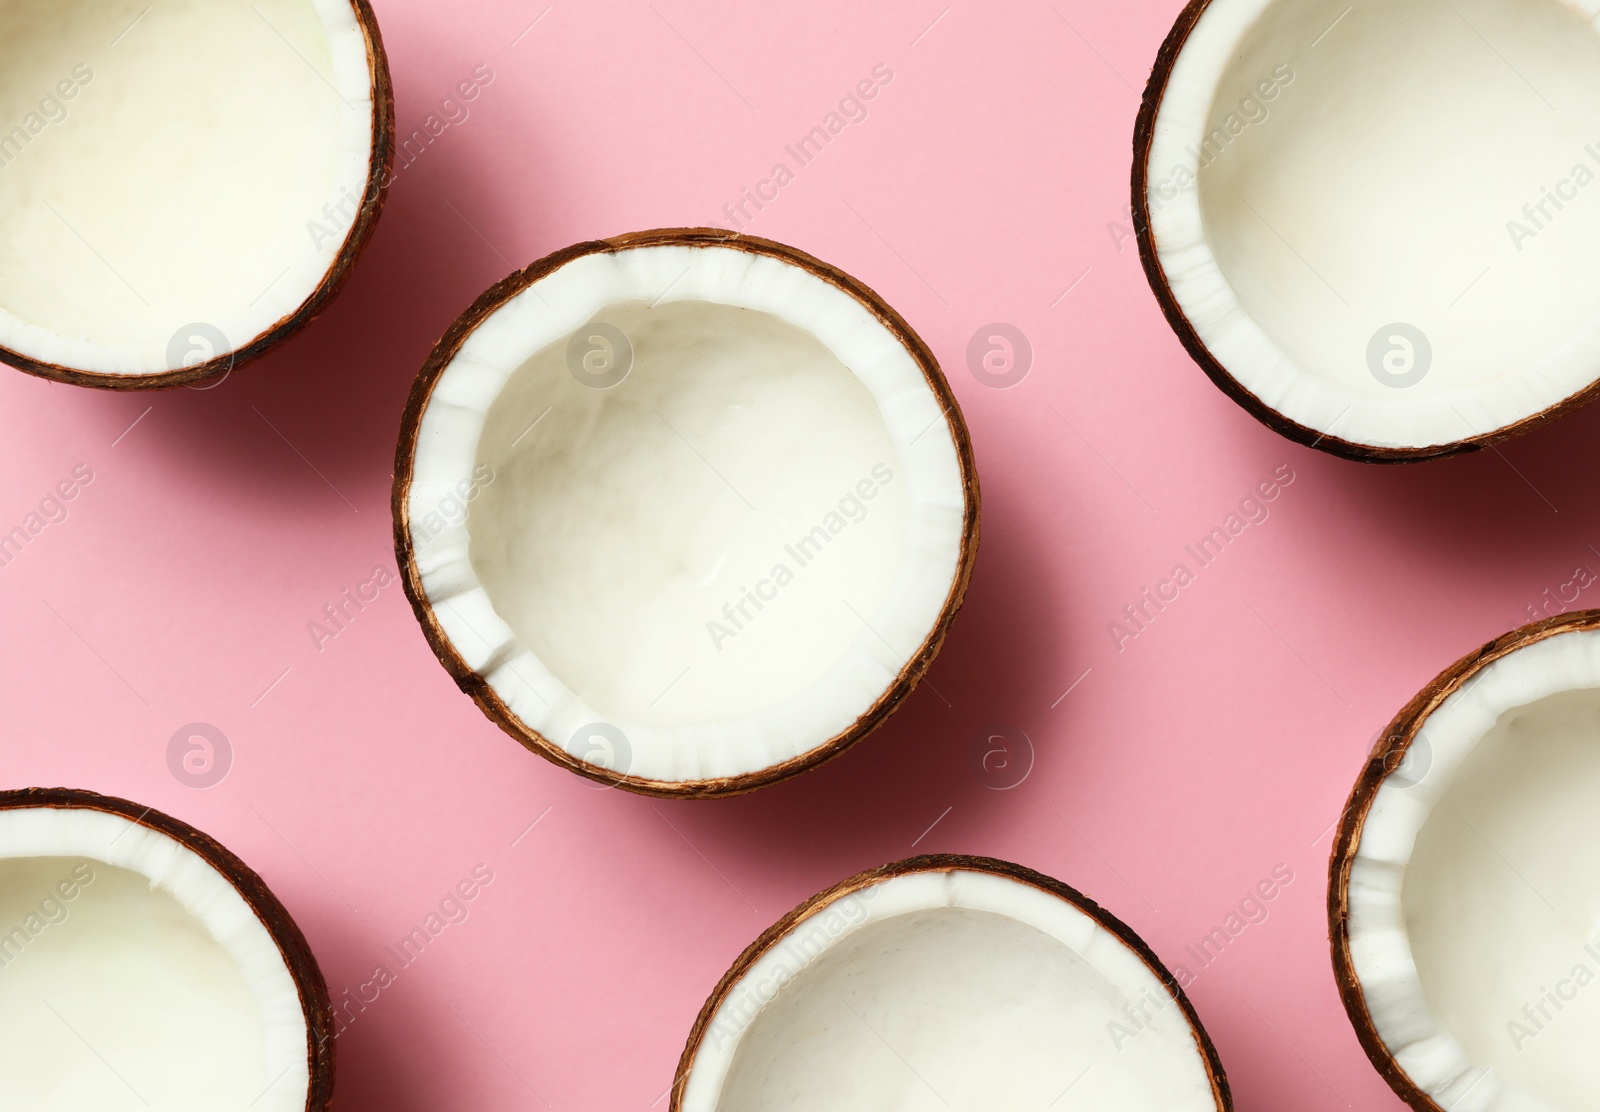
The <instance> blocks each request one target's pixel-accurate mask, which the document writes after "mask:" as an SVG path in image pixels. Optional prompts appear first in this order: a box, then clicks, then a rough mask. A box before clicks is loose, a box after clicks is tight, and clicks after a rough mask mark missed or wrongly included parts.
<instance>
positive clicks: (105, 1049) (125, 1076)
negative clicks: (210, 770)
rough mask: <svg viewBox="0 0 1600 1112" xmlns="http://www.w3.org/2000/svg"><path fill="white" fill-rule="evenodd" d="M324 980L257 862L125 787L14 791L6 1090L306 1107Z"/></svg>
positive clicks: (133, 1105)
mask: <svg viewBox="0 0 1600 1112" xmlns="http://www.w3.org/2000/svg"><path fill="white" fill-rule="evenodd" d="M333 1056H334V1052H333V1025H332V1011H331V1008H330V1006H329V1003H328V992H327V988H326V987H325V985H324V983H323V980H322V974H321V973H320V972H319V971H318V970H317V963H316V959H315V958H313V957H312V955H311V951H310V949H309V948H308V947H307V946H306V940H305V938H304V937H303V936H302V935H301V934H300V931H299V929H298V928H297V927H296V926H295V925H294V922H293V920H291V919H290V918H289V913H288V912H287V911H285V910H284V908H283V905H282V904H280V903H279V902H278V901H277V899H275V898H274V897H273V895H272V893H271V892H269V891H268V890H267V887H266V885H265V884H264V883H262V880H261V878H260V877H258V876H257V875H256V874H255V873H253V872H252V871H251V870H250V869H249V867H248V866H246V865H245V864H244V862H242V861H240V860H239V859H238V858H237V857H235V856H234V855H233V854H231V853H229V852H228V851H227V850H226V849H224V848H222V846H220V845H218V844H217V843H216V842H214V841H212V840H211V839H210V838H208V837H206V835H204V834H202V833H200V832H199V831H198V830H195V829H194V828H192V827H190V826H186V825H185V824H183V823H181V822H179V821H177V820H176V819H172V818H168V817H167V816H166V815H163V814H160V813H159V812H156V811H153V810H151V809H150V808H148V807H140V806H138V805H137V804H134V803H129V802H127V801H126V800H121V799H113V798H110V797H108V796H102V795H95V794H93V793H90V792H81V791H69V790H67V789H63V788H51V789H30V790H27V791H11V792H0V1106H4V1107H6V1108H18V1109H22V1108H26V1109H51V1108H61V1109H68V1108H71V1109H82V1108H93V1109H97V1110H100V1112H122V1110H127V1112H133V1110H135V1109H140V1110H143V1109H156V1108H159V1109H163V1110H170V1112H216V1110H217V1109H238V1110H240V1112H244V1110H246V1109H248V1110H250V1112H309V1110H317V1109H322V1108H325V1107H327V1105H328V1102H329V1099H330V1098H331V1096H332V1093H333Z"/></svg>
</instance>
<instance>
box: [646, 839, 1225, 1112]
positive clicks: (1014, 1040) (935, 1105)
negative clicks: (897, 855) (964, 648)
mask: <svg viewBox="0 0 1600 1112" xmlns="http://www.w3.org/2000/svg"><path fill="white" fill-rule="evenodd" d="M671 1107H672V1112H762V1110H767V1109H771V1110H774V1112H776V1110H778V1109H792V1108H834V1109H845V1110H862V1112H865V1110H868V1109H873V1110H880V1109H881V1110H888V1109H907V1110H909V1109H929V1110H932V1109H941V1110H944V1109H948V1110H950V1112H988V1110H990V1109H995V1108H1051V1109H1060V1110H1062V1112H1074V1110H1083V1112H1088V1110H1090V1109H1095V1110H1098V1109H1106V1108H1118V1109H1125V1110H1127V1112H1217V1110H1219V1109H1228V1108H1231V1107H1232V1101H1231V1099H1230V1097H1229V1094H1228V1085H1227V1081H1226V1079H1225V1077H1224V1075H1223V1072H1222V1065H1221V1063H1220V1061H1219V1060H1218V1059H1217V1054H1216V1050H1215V1048H1214V1047H1213V1046H1212V1044H1211V1040H1210V1039H1209V1038H1208V1037H1207V1036H1206V1033H1205V1031H1204V1029H1203V1028H1202V1027H1201V1025H1200V1021H1199V1019H1198V1017H1196V1015H1195V1014H1194V1010H1193V1008H1191V1007H1190V1005H1189V1002H1188V1000H1187V998H1185V996H1184V995H1183V991H1182V989H1181V988H1179V987H1178V984H1177V982H1176V981H1175V980H1174V979H1173V976H1172V974H1170V973H1169V972H1167V970H1166V968H1165V967H1164V966H1162V965H1161V963H1160V961H1158V960H1157V959H1156V957H1155V955H1154V954H1152V953H1151V952H1150V950H1149V949H1148V948H1147V947H1146V946H1145V945H1144V944H1143V943H1142V942H1141V941H1140V940H1139V939H1138V937H1137V936H1136V935H1134V933H1133V932H1132V931H1131V930H1129V929H1128V928H1127V927H1126V926H1124V925H1123V924H1122V923H1121V922H1119V921H1118V920H1117V919H1116V918H1114V917H1113V916H1111V915H1110V914H1109V913H1107V912H1106V911H1104V910H1102V909H1101V908H1100V907H1098V906H1097V905H1096V904H1094V903H1093V902H1092V901H1090V900H1088V899H1086V898H1085V897H1083V896H1082V895H1080V894H1079V893H1077V892H1075V891H1073V890H1072V889H1071V888H1068V887H1066V886H1065V885H1063V884H1060V883H1059V882H1057V881H1054V880H1051V879H1050V878H1048V877H1045V876H1041V875H1040V874H1038V873H1035V872H1032V871H1031V870H1028V869H1024V868H1022V867H1021V866H1018V865H1011V864H1008V863H1006V862H1001V861H991V860H987V859H984V858H971V857H923V858H916V859H914V860H911V861H903V862H900V863H898V864H894V865H887V866H884V867H883V868H881V869H876V870H873V871H871V872H867V873H863V874H861V875H860V876H857V877H853V878H851V879H850V880H847V881H845V882H844V883H842V884H840V885H838V886H836V887H834V888H832V889H830V890H828V891H827V892H824V893H822V894H821V895H818V896H816V897H813V898H812V899H810V900H808V901H807V902H806V903H804V904H802V905H801V906H800V907H798V908H796V909H795V910H794V911H792V912H790V913H789V914H788V915H787V916H785V917H784V918H783V920H782V921H780V922H779V923H777V924H776V925H775V926H773V927H772V928H771V929H770V930H768V931H767V932H766V933H765V934H763V935H762V936H761V937H760V938H759V939H757V940H756V942H755V943H753V944H752V945H751V946H750V948H749V949H747V950H746V951H745V952H744V954H743V955H742V956H741V957H740V958H739V960H738V961H737V962H736V963H735V964H734V966H733V968H732V969H731V970H729V972H728V973H727V975H726V976H724V977H723V978H722V982H721V983H720V984H719V985H718V986H717V989H716V991H715V992H714V993H713V994H712V996H711V999H710V1000H708V1001H707V1002H706V1005H705V1007H704V1008H703V1009H702V1011H701V1013H700V1017H699V1019H698V1021H697V1022H696V1023H695V1026H694V1030H693V1032H692V1033H691V1034H690V1036H689V1043H688V1046H687V1047H686V1048H685V1050H684V1054H683V1060H682V1063H681V1064H680V1066H679V1069H678V1075H677V1083H676V1084H675V1085H674V1087H673V1094H672V1105H671Z"/></svg>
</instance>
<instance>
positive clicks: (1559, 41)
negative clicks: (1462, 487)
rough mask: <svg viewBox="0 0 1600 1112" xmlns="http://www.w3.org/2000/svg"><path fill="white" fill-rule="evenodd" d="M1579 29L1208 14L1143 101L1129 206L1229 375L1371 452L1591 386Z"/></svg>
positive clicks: (1316, 9)
mask: <svg viewBox="0 0 1600 1112" xmlns="http://www.w3.org/2000/svg"><path fill="white" fill-rule="evenodd" d="M1597 12H1600V4H1597V3H1595V2H1594V0H1567V2H1562V0H1453V2H1452V0H1214V2H1213V3H1212V4H1211V5H1210V6H1209V7H1208V8H1207V9H1206V10H1205V12H1204V14H1202V15H1201V17H1200V20H1199V22H1198V24H1197V25H1196V26H1195V28H1194V30H1193V32H1192V34H1191V36H1190V38H1189V40H1188V43H1187V45H1186V46H1185V47H1184V49H1183V50H1182V52H1181V54H1180V56H1179V57H1178V59H1177V62H1176V65H1175V66H1174V68H1173V70H1172V74H1171V79H1170V82H1169V84H1168V85H1167V88H1166V91H1165V94H1164V96H1163V99H1162V101H1161V105H1160V109H1159V111H1158V113H1157V116H1156V121H1155V131H1154V143H1153V145H1152V147H1151V150H1150V161H1149V187H1148V191H1147V199H1148V203H1149V208H1150V225H1151V232H1152V235H1153V241H1154V245H1155V248H1156V252H1157V255H1158V257H1159V259H1160V262H1161V265H1162V268H1163V269H1164V271H1165V274H1166V278H1167V280H1168V283H1169V285H1170V287H1171V290H1172V293H1173V295H1174V297H1175V298H1176V300H1177V302H1178V304H1179V306H1180V308H1181V309H1182V311H1183V313H1184V316H1185V317H1186V318H1187V319H1188V321H1189V323H1190V324H1191V325H1192V326H1193V328H1194V330H1195V332H1196V333H1197V334H1198V336H1199V338H1200V340H1201V341H1202V342H1203V343H1204V345H1205V346H1206V348H1207V349H1208V350H1209V351H1210V353H1211V354H1212V355H1213V356H1214V357H1215V358H1216V360H1217V361H1218V362H1219V363H1220V364H1221V365H1222V367H1223V368H1224V369H1225V370H1226V371H1228V373H1229V374H1231V375H1232V376H1233V377H1234V378H1235V379H1236V380H1237V381H1238V382H1239V383H1240V384H1241V385H1242V386H1244V387H1245V389H1247V390H1249V391H1250V392H1251V393H1253V394H1255V395H1256V396H1257V397H1258V398H1260V399H1261V401H1262V402H1264V403H1265V404H1266V405H1268V406H1270V407H1271V408H1272V409H1274V410H1276V411H1277V412H1278V413H1280V414H1282V415H1283V416H1285V417H1287V418H1289V419H1290V420H1292V421H1294V422H1296V423H1298V424H1300V425H1302V426H1304V427H1305V428H1308V429H1312V430H1315V431H1317V432H1319V433H1324V434H1327V435H1330V436H1333V437H1337V438H1339V439H1343V440H1347V441H1351V442H1354V443H1358V444H1364V445H1370V446H1375V447H1380V448H1424V447H1428V446H1435V445H1443V444H1451V443H1454V442H1457V441H1461V440H1464V439H1468V438H1471V437H1474V436H1479V435H1483V434H1487V433H1490V432H1493V431H1495V430H1497V429H1500V428H1504V427H1505V426H1508V425H1510V424H1513V423H1515V422H1517V421H1519V420H1521V419H1523V418H1526V417H1530V416H1532V415H1534V414H1537V413H1539V412H1541V411H1543V410H1544V409H1546V408H1548V407H1549V406H1551V405H1554V404H1555V403H1557V402H1559V401H1561V400H1563V399H1565V398H1567V397H1569V396H1571V395H1573V394H1575V393H1577V392H1578V391H1580V390H1582V389H1583V388H1585V387H1587V386H1588V385H1590V383H1591V382H1593V381H1594V380H1595V378H1596V377H1597V376H1600V327H1597V313H1600V286H1597V285H1596V283H1595V282H1594V280H1593V278H1592V270H1593V267H1592V259H1591V254H1592V252H1591V246H1592V244H1593V243H1595V242H1596V240H1597V239H1600V116H1597V115H1596V113H1595V111H1594V105H1595V103H1597V101H1600V34H1597V33H1596V31H1595V26H1594V21H1595V17H1596V13H1597ZM1397 326H1404V327H1397ZM1418 337H1421V338H1422V339H1420V340H1419V339H1418Z"/></svg>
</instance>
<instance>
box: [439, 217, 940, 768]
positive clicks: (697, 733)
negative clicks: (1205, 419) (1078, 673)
mask: <svg viewBox="0 0 1600 1112" xmlns="http://www.w3.org/2000/svg"><path fill="white" fill-rule="evenodd" d="M606 329H611V330H615V331H614V332H607V331H605V330H606ZM574 333H577V334H578V337H577V342H578V343H579V344H581V345H584V346H585V348H586V349H587V350H589V351H590V352H591V353H592V354H591V363H590V364H589V366H590V367H600V366H601V365H602V363H603V361H604V360H605V359H607V358H612V357H615V358H617V359H625V358H626V355H625V352H626V351H627V350H630V349H631V353H632V355H631V364H630V365H629V367H628V370H627V373H626V376H625V377H623V378H622V379H621V381H620V382H617V383H615V384H614V385H609V386H607V387H605V388H597V387H596V386H593V385H590V384H589V381H590V380H589V379H587V378H583V377H581V376H586V375H588V374H589V372H588V371H586V370H582V369H581V368H582V363H581V358H580V357H576V356H575V357H574V358H579V363H578V365H579V367H580V370H579V371H578V372H574V370H573V369H572V366H570V365H569V356H568V350H569V342H570V338H571V337H572V336H573V335H574ZM618 335H620V336H623V337H626V345H625V347H624V346H623V345H620V344H618V342H617V341H616V339H615V337H616V336H618ZM590 336H596V337H600V339H599V340H597V341H596V342H594V343H590V342H589V339H588V338H589V337H590ZM607 336H611V337H613V338H612V339H609V340H608V339H606V337H607ZM606 345H611V346H613V347H617V349H618V350H617V351H616V352H613V353H612V354H610V355H608V354H607V352H608V348H607V346H606ZM593 360H600V361H602V362H598V363H597V362H594V361H593ZM621 366H622V364H621V363H620V362H619V363H617V364H614V369H615V368H620V367H621ZM602 380H603V381H604V378H602ZM963 498H964V495H963V488H962V479H961V469H960V464H959V461H958V458H957V454H956V447H955V442H954V438H953V433H952V430H951V427H950V424H949V421H948V419H947V417H946V415H945V413H944V412H943V410H942V409H941V407H940V404H939V401H938V399H937V398H936V396H935V395H934V393H933V391H932V390H931V389H930V387H929V385H928V383H927V381H926V379H925V378H924V377H923V375H922V372H921V370H920V369H919V366H918V364H917V363H916V362H915V361H914V360H913V359H912V357H911V355H910V354H909V352H908V351H907V350H906V348H905V347H904V346H903V345H902V344H901V343H900V342H899V341H897V340H896V339H895V337H894V336H893V335H892V334H891V333H890V332H889V330H888V329H887V328H886V327H885V326H884V325H883V324H882V323H881V322H880V321H879V320H878V319H877V318H876V317H874V316H873V315H872V314H871V313H870V312H869V311H868V310H867V309H866V308H865V307H864V306H863V305H862V304H861V303H859V302H858V301H856V300H855V299H854V298H853V297H851V296H849V295H848V294H846V293H845V292H843V291H842V290H841V289H839V288H838V287H836V286H834V285H832V284H831V283H828V282H825V281H823V280H822V279H820V278H817V277H815V276H813V275H812V274H811V273H809V272H808V271H806V270H803V269H801V268H800V267H798V266H794V265H791V264H788V263H785V262H780V261H779V260H777V259H775V258H772V257H769V256H765V255H756V254H752V253H750V252H746V251H742V250H737V249H733V248H724V247H684V246H657V247H639V248H631V249H626V250H623V251H619V252H616V253H610V254H594V255H588V256H585V257H582V258H579V259H577V260H575V261H573V262H570V263H568V264H566V265H565V266H563V267H561V268H560V269H558V270H556V271H555V272H553V273H552V274H550V275H548V276H547V277H545V278H543V279H541V280H539V281H538V282H536V283H535V284H534V285H533V286H531V287H530V288H529V289H528V290H526V291H525V292H523V293H521V294H519V295H518V296H516V297H515V298H514V299H512V300H511V301H510V302H509V303H507V304H506V305H505V306H504V307H502V308H501V309H499V310H498V311H496V312H495V313H494V314H493V315H492V316H491V317H490V318H489V319H488V320H487V321H485V322H484V323H483V324H482V325H481V326H480V327H479V328H478V329H477V330H476V331H475V332H474V333H473V334H472V335H471V336H470V337H469V338H468V339H467V341H466V342H465V344H464V345H463V347H462V348H461V350H460V352H459V354H458V355H457V356H456V357H455V358H454V360H453V361H452V362H451V363H450V365H449V366H448V367H447V368H446V370H445V371H444V373H443V375H442V377H441V378H440V380H439V382H438V385H437V387H436V389H435V392H434V394H433V396H432V399H431V401H430V403H429V405H428V407H427V410H426V412H425V413H424V414H423V417H422V419H421V423H420V433H419V437H418V442H417V449H416V456H415V465H414V471H413V481H412V486H411V489H410V495H409V507H410V524H411V536H412V541H413V544H414V547H415V558H416V562H417V567H418V570H419V572H420V574H421V582H422V586H423V589H424V591H425V593H426V595H427V598H428V601H429V603H430V604H431V605H432V607H433V610H434V614H435V616H436V617H437V619H438V622H439V625H440V627H441V629H442V630H443V631H444V633H445V635H446V636H447V637H448V638H449V640H450V642H451V644H452V646H453V647H454V649H455V651H456V652H457V653H459V654H460V655H461V657H462V659H463V660H464V661H465V662H466V663H467V666H468V667H471V668H473V669H474V670H476V671H477V672H479V674H481V675H482V676H483V678H484V679H485V680H487V681H488V683H489V684H490V686H491V687H492V688H493V689H494V691H495V693H496V694H497V695H498V696H499V697H500V698H501V699H502V700H503V701H504V702H505V704H506V705H507V706H508V707H509V708H510V710H511V712H512V713H513V714H514V715H515V716H516V718H517V719H519V720H520V721H521V722H522V723H523V724H525V725H526V726H527V727H528V728H531V729H532V730H535V731H537V732H538V733H539V734H541V735H543V736H544V737H545V738H547V739H549V740H550V741H552V742H553V743H554V744H556V745H558V746H561V747H564V748H565V749H567V751H568V752H570V753H572V754H573V755H574V756H577V757H579V758H580V759H583V760H588V761H590V762H591V763H594V764H597V765H599V766H602V767H606V768H610V769H613V770H615V771H617V772H627V773H631V774H633V775H634V776H638V777H643V778H646V779H650V780H658V781H669V782H684V781H694V780H706V779H715V778H721V777H735V776H740V775H744V774H749V773H753V772H757V771H759V770H762V769H766V768H770V767H772V766H774V765H777V764H780V763H782V762H784V761H787V760H790V759H792V758H795V757H798V756H800V755H802V754H804V753H807V752H808V751H810V750H812V749H814V748H816V747H818V746H820V745H821V744H823V743H824V742H826V741H827V740H828V739H830V738H832V737H834V736H835V735H838V734H840V733H841V732H844V731H846V730H847V729H849V728H850V727H851V726H852V725H853V723H855V721H856V720H857V719H858V718H859V717H860V716H861V715H863V714H864V713H865V712H867V711H868V710H869V709H870V708H871V707H872V706H873V705H874V703H875V702H877V701H878V700H879V699H880V697H882V695H883V694H884V692H885V691H886V690H887V689H888V688H890V687H891V686H892V684H893V683H894V682H895V680H896V678H897V677H898V676H899V674H900V673H901V671H902V669H903V668H904V667H905V666H906V664H907V662H908V660H909V659H910V658H911V656H912V655H913V654H915V653H916V652H917V651H918V650H919V649H920V648H921V646H922V645H923V642H924V641H925V639H926V638H927V637H928V635H929V633H930V631H931V630H932V629H933V628H934V626H935V625H936V623H937V621H938V619H939V616H940V613H941V610H942V609H943V607H944V604H945V602H946V600H947V598H948V597H949V595H950V592H951V588H952V584H953V582H954V579H955V576H956V572H957V564H958V560H959V558H960V554H961V544H962V535H963V513H964V501H963ZM596 724H599V726H600V727H601V728H600V729H593V730H592V729H590V727H592V726H595V725H596ZM619 734H620V740H619V736H618V735H619Z"/></svg>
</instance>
